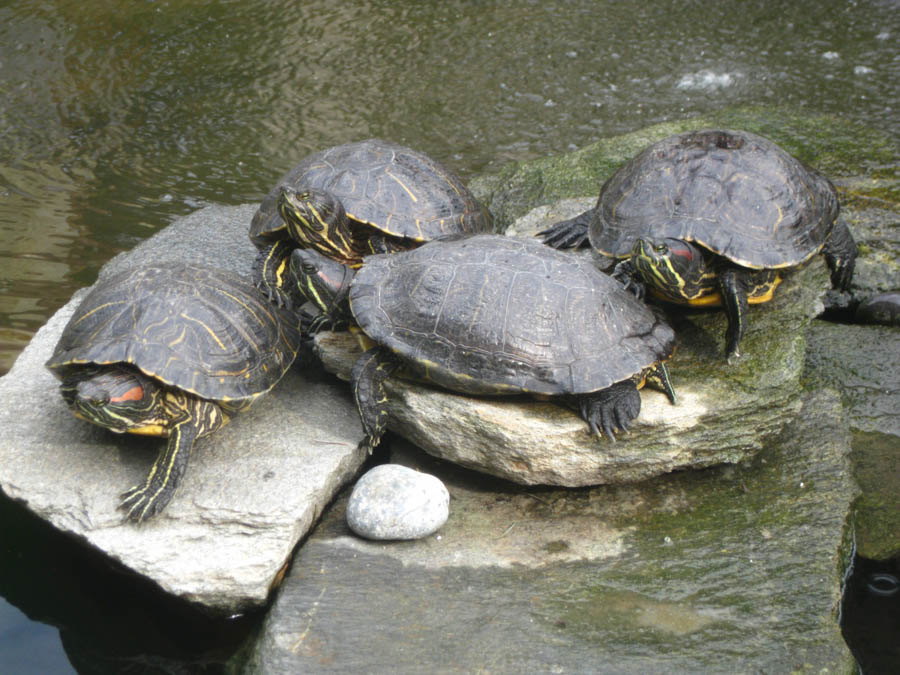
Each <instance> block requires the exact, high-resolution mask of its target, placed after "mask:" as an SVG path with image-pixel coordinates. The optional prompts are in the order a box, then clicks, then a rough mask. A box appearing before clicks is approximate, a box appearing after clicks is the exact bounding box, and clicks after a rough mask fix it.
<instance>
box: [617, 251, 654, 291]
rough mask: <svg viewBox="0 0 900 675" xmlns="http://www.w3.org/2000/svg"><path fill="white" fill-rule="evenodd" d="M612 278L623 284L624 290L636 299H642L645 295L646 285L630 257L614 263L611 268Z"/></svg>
mask: <svg viewBox="0 0 900 675" xmlns="http://www.w3.org/2000/svg"><path fill="white" fill-rule="evenodd" d="M612 278H613V279H615V280H616V281H618V282H619V283H620V284H622V285H623V286H625V290H626V291H629V292H630V293H631V294H632V295H634V297H636V298H637V299H638V300H643V299H644V296H646V295H647V285H646V284H645V283H644V280H643V278H642V277H641V273H640V272H639V271H638V269H637V267H635V265H634V263H633V262H632V261H631V259H630V258H626V259H625V260H623V261H622V262H620V263H618V264H616V266H615V267H614V268H613V272H612Z"/></svg>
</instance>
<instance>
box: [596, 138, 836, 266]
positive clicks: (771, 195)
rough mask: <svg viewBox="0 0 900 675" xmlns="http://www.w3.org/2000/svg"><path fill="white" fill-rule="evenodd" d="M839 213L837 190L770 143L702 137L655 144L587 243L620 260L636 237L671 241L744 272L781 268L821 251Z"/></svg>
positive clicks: (606, 200)
mask: <svg viewBox="0 0 900 675" xmlns="http://www.w3.org/2000/svg"><path fill="white" fill-rule="evenodd" d="M838 211H839V205H838V200H837V193H836V191H835V189H834V186H833V185H832V184H831V182H830V181H829V180H828V179H827V178H825V177H824V176H822V175H821V174H819V173H818V172H816V171H815V170H814V169H812V168H810V167H808V166H806V165H804V164H803V163H802V162H800V161H799V160H797V159H795V158H794V157H792V156H791V155H789V154H788V153H787V152H785V151H784V150H782V149H781V148H780V147H778V146H777V145H776V144H775V143H773V142H772V141H769V140H767V139H765V138H762V137H761V136H756V135H754V134H751V133H748V132H746V131H720V130H703V131H694V132H689V133H685V134H679V135H677V136H672V137H671V138H667V139H665V140H663V141H660V142H658V143H655V144H653V145H651V146H650V147H648V148H646V149H645V150H643V151H642V152H641V153H640V154H638V155H637V156H636V157H634V158H633V159H632V160H631V161H629V162H627V163H626V164H625V165H623V166H622V167H621V168H620V169H619V170H618V171H616V173H615V174H613V176H612V177H610V179H609V180H608V181H607V182H606V183H605V184H604V186H603V188H602V190H601V191H600V199H599V200H598V202H597V208H596V209H595V210H594V215H593V220H592V222H591V226H590V230H589V237H590V242H591V245H592V246H593V247H594V248H596V249H597V250H599V251H600V252H601V253H604V254H606V255H609V256H613V257H615V258H623V257H625V256H627V255H628V253H629V252H630V250H631V247H632V244H633V243H634V240H635V239H636V238H638V237H650V238H652V239H657V240H658V239H662V238H667V237H669V238H674V239H683V240H686V241H690V242H694V243H696V244H699V245H701V246H704V247H705V248H707V249H709V250H710V251H712V252H714V253H717V254H719V255H721V256H724V257H725V258H728V259H729V260H731V261H733V262H735V263H737V264H739V265H742V266H744V267H750V268H754V269H762V268H783V267H792V266H796V265H799V264H801V263H803V262H805V261H806V260H808V259H809V258H810V257H812V256H813V255H815V254H816V253H817V252H819V250H820V249H821V248H822V246H823V244H824V243H825V240H826V239H827V238H828V235H829V234H830V233H831V229H832V227H833V225H834V222H835V221H836V220H837V216H838Z"/></svg>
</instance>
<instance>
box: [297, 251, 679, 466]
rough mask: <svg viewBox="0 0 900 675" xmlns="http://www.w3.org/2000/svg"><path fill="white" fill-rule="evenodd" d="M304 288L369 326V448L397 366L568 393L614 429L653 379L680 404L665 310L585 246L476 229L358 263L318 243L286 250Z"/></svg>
mask: <svg viewBox="0 0 900 675" xmlns="http://www.w3.org/2000/svg"><path fill="white" fill-rule="evenodd" d="M290 265H291V268H292V273H293V275H294V276H295V278H296V279H297V280H298V284H299V285H301V287H302V288H301V291H302V292H303V293H304V294H305V295H306V297H307V298H309V300H310V301H312V302H313V303H314V304H316V305H317V306H318V307H319V309H320V310H321V311H322V312H323V313H324V314H329V315H331V316H332V319H334V318H335V315H343V317H344V318H345V319H347V320H349V321H352V322H353V323H354V324H355V325H356V326H357V327H358V329H359V330H361V331H362V333H364V335H365V336H366V338H367V343H372V344H374V346H371V348H369V349H367V350H366V351H365V352H364V353H363V354H362V356H360V357H359V359H358V360H357V361H356V362H355V364H354V366H353V369H352V372H351V378H350V379H351V384H352V387H353V392H354V396H355V398H356V403H357V406H358V408H359V412H360V417H361V418H362V424H363V430H364V432H365V438H364V439H363V441H362V442H361V444H360V445H361V447H365V448H366V449H368V450H371V449H372V448H373V447H375V446H376V445H377V444H378V442H379V439H380V438H381V435H382V434H383V432H384V430H385V425H386V419H387V408H386V401H387V396H386V393H385V390H384V381H385V379H386V378H388V377H389V376H391V375H392V374H393V373H395V372H397V371H398V369H400V368H402V369H403V370H402V371H401V374H404V373H405V374H407V375H408V376H411V377H414V378H417V379H419V380H423V381H426V382H430V383H433V384H436V385H438V386H440V387H443V388H445V389H448V390H451V391H454V392H458V393H462V394H471V395H477V396H487V395H510V394H532V395H536V396H541V397H543V396H550V397H554V396H555V397H560V399H559V400H562V402H564V403H566V404H568V405H570V406H571V407H575V408H576V409H577V410H579V411H580V413H581V416H582V418H583V419H584V420H585V421H586V422H587V424H588V427H589V429H590V431H591V432H592V433H593V434H595V435H597V436H600V435H601V434H602V433H605V434H606V435H607V436H608V437H609V438H610V439H612V440H615V432H616V431H624V430H626V429H628V427H629V424H630V423H631V421H632V420H633V419H634V418H635V417H637V415H638V414H639V412H640V408H641V397H640V394H639V393H638V389H639V388H640V387H641V386H643V385H644V384H645V383H646V382H649V383H650V384H651V385H653V386H654V387H656V388H658V389H661V390H662V391H664V392H665V393H666V394H667V396H668V397H669V399H670V400H671V401H672V403H673V404H674V403H675V391H674V388H673V386H672V382H671V380H670V378H669V373H668V370H667V369H666V366H665V363H664V361H665V360H666V359H667V358H669V356H671V354H672V352H673V350H674V347H675V335H674V332H673V330H672V329H671V328H670V327H669V325H668V324H667V323H666V322H665V321H664V319H663V318H662V317H661V316H660V314H659V313H658V312H656V311H653V310H651V309H650V308H649V307H648V306H647V305H646V304H644V303H643V302H641V301H639V300H638V299H637V298H635V297H634V295H632V294H631V293H629V292H628V291H626V290H625V289H624V288H623V286H622V285H621V284H620V283H618V282H617V281H615V280H614V279H612V277H610V276H608V275H606V274H604V273H602V272H600V271H599V270H598V269H597V268H596V266H595V265H594V264H593V262H592V261H591V260H589V259H587V258H585V257H582V256H572V255H569V254H567V253H564V252H561V251H555V250H553V249H551V248H549V247H547V246H544V245H543V244H541V243H540V242H538V241H535V240H526V239H515V238H512V237H507V236H501V235H493V234H482V235H475V236H469V237H456V238H448V239H440V240H437V241H433V242H430V243H427V244H424V245H423V246H421V247H419V248H416V249H413V250H410V251H405V252H400V253H394V254H378V255H372V256H369V257H368V258H366V260H365V262H364V263H363V265H362V266H361V267H360V268H359V269H358V270H356V271H354V270H352V269H351V268H350V267H349V266H347V265H344V264H341V263H339V262H337V261H334V260H331V259H329V258H327V257H325V256H323V255H321V254H319V253H318V252H316V251H313V250H310V249H297V250H295V251H294V252H293V253H292V254H291V262H290Z"/></svg>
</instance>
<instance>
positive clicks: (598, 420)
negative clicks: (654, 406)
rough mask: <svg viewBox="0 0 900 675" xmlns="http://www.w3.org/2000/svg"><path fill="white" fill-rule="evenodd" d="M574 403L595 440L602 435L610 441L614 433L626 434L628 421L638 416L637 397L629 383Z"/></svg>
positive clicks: (587, 396) (635, 391)
mask: <svg viewBox="0 0 900 675" xmlns="http://www.w3.org/2000/svg"><path fill="white" fill-rule="evenodd" d="M578 403H579V406H580V408H581V416H582V417H583V418H584V421H585V422H587V423H588V426H589V427H590V428H591V432H592V433H593V434H595V435H597V436H600V434H601V432H602V433H605V434H606V435H607V436H608V437H609V440H611V441H615V440H616V436H615V432H616V431H628V427H629V426H630V424H631V421H632V420H633V419H634V418H635V417H637V416H638V415H639V414H640V412H641V395H640V393H639V392H638V388H637V385H636V384H635V383H634V382H632V381H631V380H624V381H623V382H616V383H615V384H613V385H611V386H609V387H607V388H606V389H601V390H600V391H598V392H594V393H593V394H586V395H584V396H579V399H578Z"/></svg>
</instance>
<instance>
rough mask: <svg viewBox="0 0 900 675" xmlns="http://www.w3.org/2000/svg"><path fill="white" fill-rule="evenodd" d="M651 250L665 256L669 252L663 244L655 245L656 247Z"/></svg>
mask: <svg viewBox="0 0 900 675" xmlns="http://www.w3.org/2000/svg"><path fill="white" fill-rule="evenodd" d="M653 250H654V251H656V252H657V253H659V254H661V255H665V254H666V253H668V252H669V247H668V246H666V245H665V244H656V246H654V247H653Z"/></svg>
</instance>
